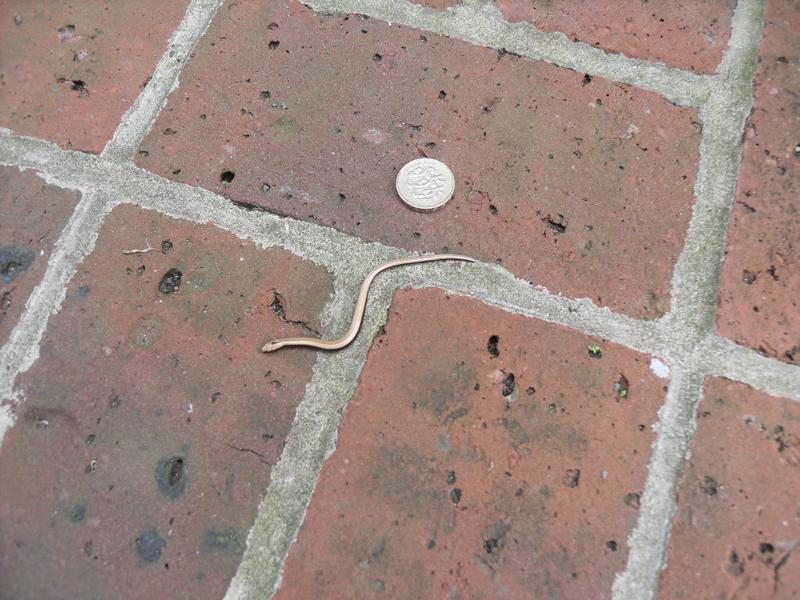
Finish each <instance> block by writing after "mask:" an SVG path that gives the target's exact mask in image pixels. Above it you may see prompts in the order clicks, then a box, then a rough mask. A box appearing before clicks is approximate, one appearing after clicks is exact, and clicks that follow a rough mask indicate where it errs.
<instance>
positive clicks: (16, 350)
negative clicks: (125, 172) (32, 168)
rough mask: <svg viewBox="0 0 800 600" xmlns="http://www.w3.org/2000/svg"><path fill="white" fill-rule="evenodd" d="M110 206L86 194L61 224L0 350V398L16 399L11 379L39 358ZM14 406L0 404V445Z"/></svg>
mask: <svg viewBox="0 0 800 600" xmlns="http://www.w3.org/2000/svg"><path fill="white" fill-rule="evenodd" d="M110 209H111V203H110V202H109V201H108V200H107V199H106V198H105V197H104V196H103V195H102V194H96V193H90V194H85V195H83V196H82V197H81V200H80V202H78V205H77V206H76V207H75V210H74V211H73V213H72V216H71V217H70V219H69V221H68V222H67V224H66V225H65V226H64V229H63V230H62V233H61V235H60V236H59V238H58V241H57V242H56V245H55V248H54V250H53V253H52V255H51V257H50V260H49V261H48V263H47V270H46V271H45V274H44V276H43V277H42V280H41V281H40V282H39V285H37V286H36V288H35V289H34V290H33V292H31V295H30V296H29V297H28V300H27V302H26V303H25V310H24V311H23V313H22V316H21V317H20V319H19V321H18V322H17V324H16V326H15V327H14V329H12V331H11V334H10V335H9V337H8V340H7V341H6V343H5V344H4V345H3V347H2V349H0V400H9V399H10V400H18V398H17V397H16V394H15V391H14V381H15V380H16V378H17V376H18V375H19V374H20V373H24V372H25V371H27V370H28V369H30V367H31V366H32V365H33V363H34V362H35V361H36V359H37V358H38V356H39V343H40V342H41V339H42V336H43V335H44V332H45V329H46V328H47V324H48V321H49V319H50V317H51V315H53V314H55V313H57V312H58V311H59V310H60V309H61V304H62V302H63V301H64V298H65V297H66V294H67V288H66V285H67V283H68V282H69V280H70V279H72V276H73V275H74V274H75V271H76V270H77V268H78V265H79V264H80V263H81V262H82V261H83V259H84V258H86V256H88V255H89V253H90V252H91V251H92V250H93V249H94V244H95V242H96V241H97V236H98V233H99V230H100V224H101V223H102V220H103V218H104V216H105V215H106V213H107V212H108V211H109V210H110ZM13 408H14V407H13V406H11V405H3V406H0V410H1V411H2V412H0V444H2V441H3V437H4V436H5V432H6V430H7V429H8V428H9V427H10V426H11V425H12V424H13V422H14V416H13V413H12V410H13Z"/></svg>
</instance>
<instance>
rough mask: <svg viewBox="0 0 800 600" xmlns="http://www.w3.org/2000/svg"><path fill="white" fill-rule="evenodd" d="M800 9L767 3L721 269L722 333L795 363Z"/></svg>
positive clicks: (799, 282)
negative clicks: (740, 167)
mask: <svg viewBox="0 0 800 600" xmlns="http://www.w3.org/2000/svg"><path fill="white" fill-rule="evenodd" d="M798 30H800V6H798V4H797V3H796V2H795V3H791V2H768V3H767V13H766V23H765V27H764V34H763V35H764V37H763V40H762V42H761V47H760V50H759V65H758V70H757V72H756V79H755V89H754V93H755V104H754V107H753V112H752V114H751V116H750V120H749V122H748V125H747V129H746V138H745V145H744V161H743V163H742V173H741V178H740V180H739V187H738V190H737V194H736V204H735V205H734V210H733V219H732V221H731V226H730V230H729V233H728V248H727V252H726V256H725V262H724V263H723V269H722V289H721V292H720V303H721V306H720V314H719V319H718V327H719V330H720V332H721V333H722V334H723V335H725V336H728V337H730V338H733V339H734V340H736V341H738V342H740V343H742V344H745V345H747V346H750V347H752V348H755V349H757V350H758V351H759V352H761V353H762V354H765V355H767V356H773V357H776V358H778V359H780V360H783V361H786V362H795V363H800V306H799V305H798V298H799V297H800V244H799V243H798V240H800V187H798V184H797V181H798V166H797V165H798V162H800V138H799V137H798V135H797V132H798V131H799V130H800V105H798V102H797V95H798V94H800V71H798V66H797V65H798V63H800V41H798V35H797V32H798Z"/></svg>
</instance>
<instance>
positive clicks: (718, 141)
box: [612, 0, 791, 600]
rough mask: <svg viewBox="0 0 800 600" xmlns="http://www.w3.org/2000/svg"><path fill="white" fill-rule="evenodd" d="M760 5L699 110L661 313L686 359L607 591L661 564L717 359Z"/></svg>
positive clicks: (620, 589) (646, 592)
mask: <svg viewBox="0 0 800 600" xmlns="http://www.w3.org/2000/svg"><path fill="white" fill-rule="evenodd" d="M763 12H764V0H739V2H738V4H737V6H736V10H735V12H734V15H733V19H732V31H731V37H730V40H729V42H728V48H727V50H726V51H725V55H724V58H723V61H722V63H721V64H720V66H719V68H718V70H717V72H718V78H717V79H716V81H715V84H714V86H713V88H712V92H711V96H710V98H709V100H708V102H706V103H705V104H704V105H703V107H702V109H701V111H700V120H701V123H702V125H703V137H702V141H701V144H700V164H699V166H698V175H697V182H696V184H695V198H696V201H695V205H694V208H693V211H692V217H691V220H690V222H689V229H688V231H687V235H686V240H685V242H684V248H683V251H682V252H681V254H680V256H679V257H678V261H677V263H676V265H675V270H674V271H673V277H672V287H671V290H672V308H671V311H670V313H669V314H668V315H667V316H666V317H665V319H664V321H663V323H664V325H665V329H666V330H668V331H669V330H674V331H675V332H677V333H678V336H677V337H676V338H674V341H675V344H676V350H677V353H678V354H679V355H680V356H685V357H686V358H687V362H688V367H689V368H688V369H687V368H686V366H684V365H682V366H680V367H679V368H678V369H676V370H673V374H672V383H671V385H670V388H669V391H668V393H667V399H666V402H665V403H664V406H663V407H662V409H661V410H660V411H659V422H658V424H657V439H656V444H655V446H654V452H653V455H652V457H651V461H650V467H649V469H648V476H647V482H646V484H645V489H644V496H643V502H642V509H641V512H640V513H639V520H638V521H637V523H636V527H635V528H634V530H633V532H632V533H631V535H630V537H629V538H628V547H629V553H628V560H627V564H626V566H625V570H624V571H622V572H621V573H618V574H617V575H616V577H615V580H614V585H613V587H612V596H613V598H614V600H641V599H645V600H646V599H650V598H654V597H655V596H656V594H657V591H658V585H659V579H660V576H661V571H662V570H663V569H664V568H665V566H666V555H667V549H668V547H669V537H670V531H671V527H672V517H673V515H674V513H675V510H676V506H677V497H676V495H677V492H678V489H679V487H680V479H681V473H682V472H683V466H684V462H685V459H686V453H687V451H688V449H689V447H690V444H691V440H692V436H693V434H694V430H695V426H696V424H695V409H696V406H697V403H698V402H699V401H700V399H701V398H702V394H703V379H704V374H705V369H704V368H703V367H702V366H700V365H699V364H698V362H697V361H702V360H703V359H709V358H710V359H711V360H714V359H715V356H714V352H713V349H714V348H713V346H714V344H713V343H708V344H707V345H706V346H703V349H702V350H699V351H695V349H696V348H697V347H699V346H701V345H702V344H703V343H704V342H707V341H708V340H709V339H710V338H713V336H714V333H713V332H714V324H715V319H716V311H717V296H718V294H719V278H720V266H721V264H722V259H723V256H724V251H725V243H726V238H727V232H728V222H729V219H730V214H731V210H732V207H733V201H734V194H735V192H736V184H737V181H738V176H739V166H740V163H741V156H742V146H743V134H744V127H745V123H746V119H747V117H748V115H749V113H750V108H751V106H752V90H753V77H754V72H755V65H756V58H757V54H758V45H759V41H760V39H761V28H762V25H763ZM705 349H710V350H712V352H704V351H703V350H705ZM748 359H750V360H748V361H747V362H748V363H751V362H753V361H752V356H748ZM774 362H775V363H777V362H778V361H774ZM719 366H722V365H719ZM775 370H776V371H777V370H778V369H777V367H776V369H775ZM743 374H744V375H748V374H750V373H749V372H746V373H743ZM790 377H791V376H790ZM755 379H756V378H751V379H750V381H753V382H754V381H755ZM760 381H761V382H762V383H763V382H764V380H763V379H760ZM789 387H791V385H790V386H789Z"/></svg>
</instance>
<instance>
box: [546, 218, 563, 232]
mask: <svg viewBox="0 0 800 600" xmlns="http://www.w3.org/2000/svg"><path fill="white" fill-rule="evenodd" d="M542 222H543V223H547V225H548V226H549V227H550V229H552V230H553V231H555V232H556V233H564V232H565V231H566V230H567V220H566V219H565V218H564V215H556V216H555V217H552V216H551V215H547V216H546V217H545V218H544V219H542Z"/></svg>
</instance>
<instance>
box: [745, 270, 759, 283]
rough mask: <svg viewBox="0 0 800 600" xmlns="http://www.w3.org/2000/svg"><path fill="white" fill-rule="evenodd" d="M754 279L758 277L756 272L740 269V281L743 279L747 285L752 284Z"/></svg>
mask: <svg viewBox="0 0 800 600" xmlns="http://www.w3.org/2000/svg"><path fill="white" fill-rule="evenodd" d="M756 279H758V273H753V272H752V271H748V270H747V269H745V270H744V271H742V281H744V282H745V283H746V284H747V285H753V284H754V283H755V281H756Z"/></svg>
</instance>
